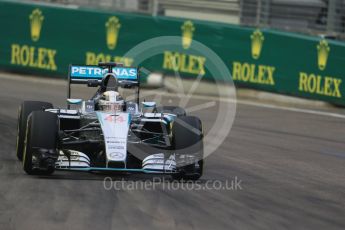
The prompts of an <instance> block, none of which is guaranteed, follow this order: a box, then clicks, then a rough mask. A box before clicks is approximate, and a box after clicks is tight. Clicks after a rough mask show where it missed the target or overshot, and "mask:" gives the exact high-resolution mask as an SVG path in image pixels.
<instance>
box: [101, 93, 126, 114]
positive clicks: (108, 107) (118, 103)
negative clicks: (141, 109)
mask: <svg viewBox="0 0 345 230" xmlns="http://www.w3.org/2000/svg"><path fill="white" fill-rule="evenodd" d="M124 106H125V102H124V100H123V98H122V97H121V95H120V94H119V93H118V92H116V91H106V92H104V93H103V94H102V96H101V98H100V100H99V103H98V107H99V110H101V111H104V112H122V111H124Z"/></svg>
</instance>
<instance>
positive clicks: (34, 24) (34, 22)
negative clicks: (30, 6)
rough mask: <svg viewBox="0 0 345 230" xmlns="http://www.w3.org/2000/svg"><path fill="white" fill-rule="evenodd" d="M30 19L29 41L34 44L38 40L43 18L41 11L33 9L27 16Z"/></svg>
mask: <svg viewBox="0 0 345 230" xmlns="http://www.w3.org/2000/svg"><path fill="white" fill-rule="evenodd" d="M29 19H30V29H31V39H32V40H33V41H34V42H36V41H38V40H39V39H40V34H41V28H42V23H43V20H44V17H43V15H42V11H40V10H39V9H35V10H33V11H32V13H31V14H30V16H29Z"/></svg>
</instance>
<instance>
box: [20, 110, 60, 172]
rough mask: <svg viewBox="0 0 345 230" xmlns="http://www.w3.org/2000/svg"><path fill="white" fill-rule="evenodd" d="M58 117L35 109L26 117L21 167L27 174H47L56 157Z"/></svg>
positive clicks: (53, 168) (53, 167)
mask: <svg viewBox="0 0 345 230" xmlns="http://www.w3.org/2000/svg"><path fill="white" fill-rule="evenodd" d="M57 140H58V117H57V115H56V114H53V113H49V112H43V111H36V112H32V113H31V114H30V116H29V117H28V122H27V128H26V135H25V142H24V155H23V168H24V171H25V172H26V173H27V174H29V175H35V174H36V175H37V174H39V175H49V174H52V173H53V172H54V170H55V161H56V159H57V150H56V149H57V142H58V141H57Z"/></svg>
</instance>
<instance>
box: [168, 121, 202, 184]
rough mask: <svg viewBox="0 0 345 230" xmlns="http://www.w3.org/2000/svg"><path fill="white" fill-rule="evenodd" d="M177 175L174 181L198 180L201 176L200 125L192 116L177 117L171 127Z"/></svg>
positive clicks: (174, 175) (173, 175)
mask: <svg viewBox="0 0 345 230" xmlns="http://www.w3.org/2000/svg"><path fill="white" fill-rule="evenodd" d="M173 144H174V148H175V154H176V155H175V156H176V157H175V159H176V164H177V173H176V174H172V177H173V179H174V180H182V179H183V180H198V179H199V178H200V177H201V176H202V174H203V167H204V160H203V155H204V145H203V133H202V124H201V121H200V119H199V118H197V117H193V116H186V117H179V118H177V119H176V120H175V122H174V126H173Z"/></svg>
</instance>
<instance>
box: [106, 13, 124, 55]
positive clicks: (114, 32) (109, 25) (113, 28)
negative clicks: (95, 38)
mask: <svg viewBox="0 0 345 230" xmlns="http://www.w3.org/2000/svg"><path fill="white" fill-rule="evenodd" d="M105 27H106V36H107V46H108V48H109V49H111V50H113V49H115V48H116V45H117V41H118V37H119V31H120V28H121V24H120V20H119V19H118V18H117V17H115V16H113V17H110V18H109V19H108V21H107V22H106V23H105Z"/></svg>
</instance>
